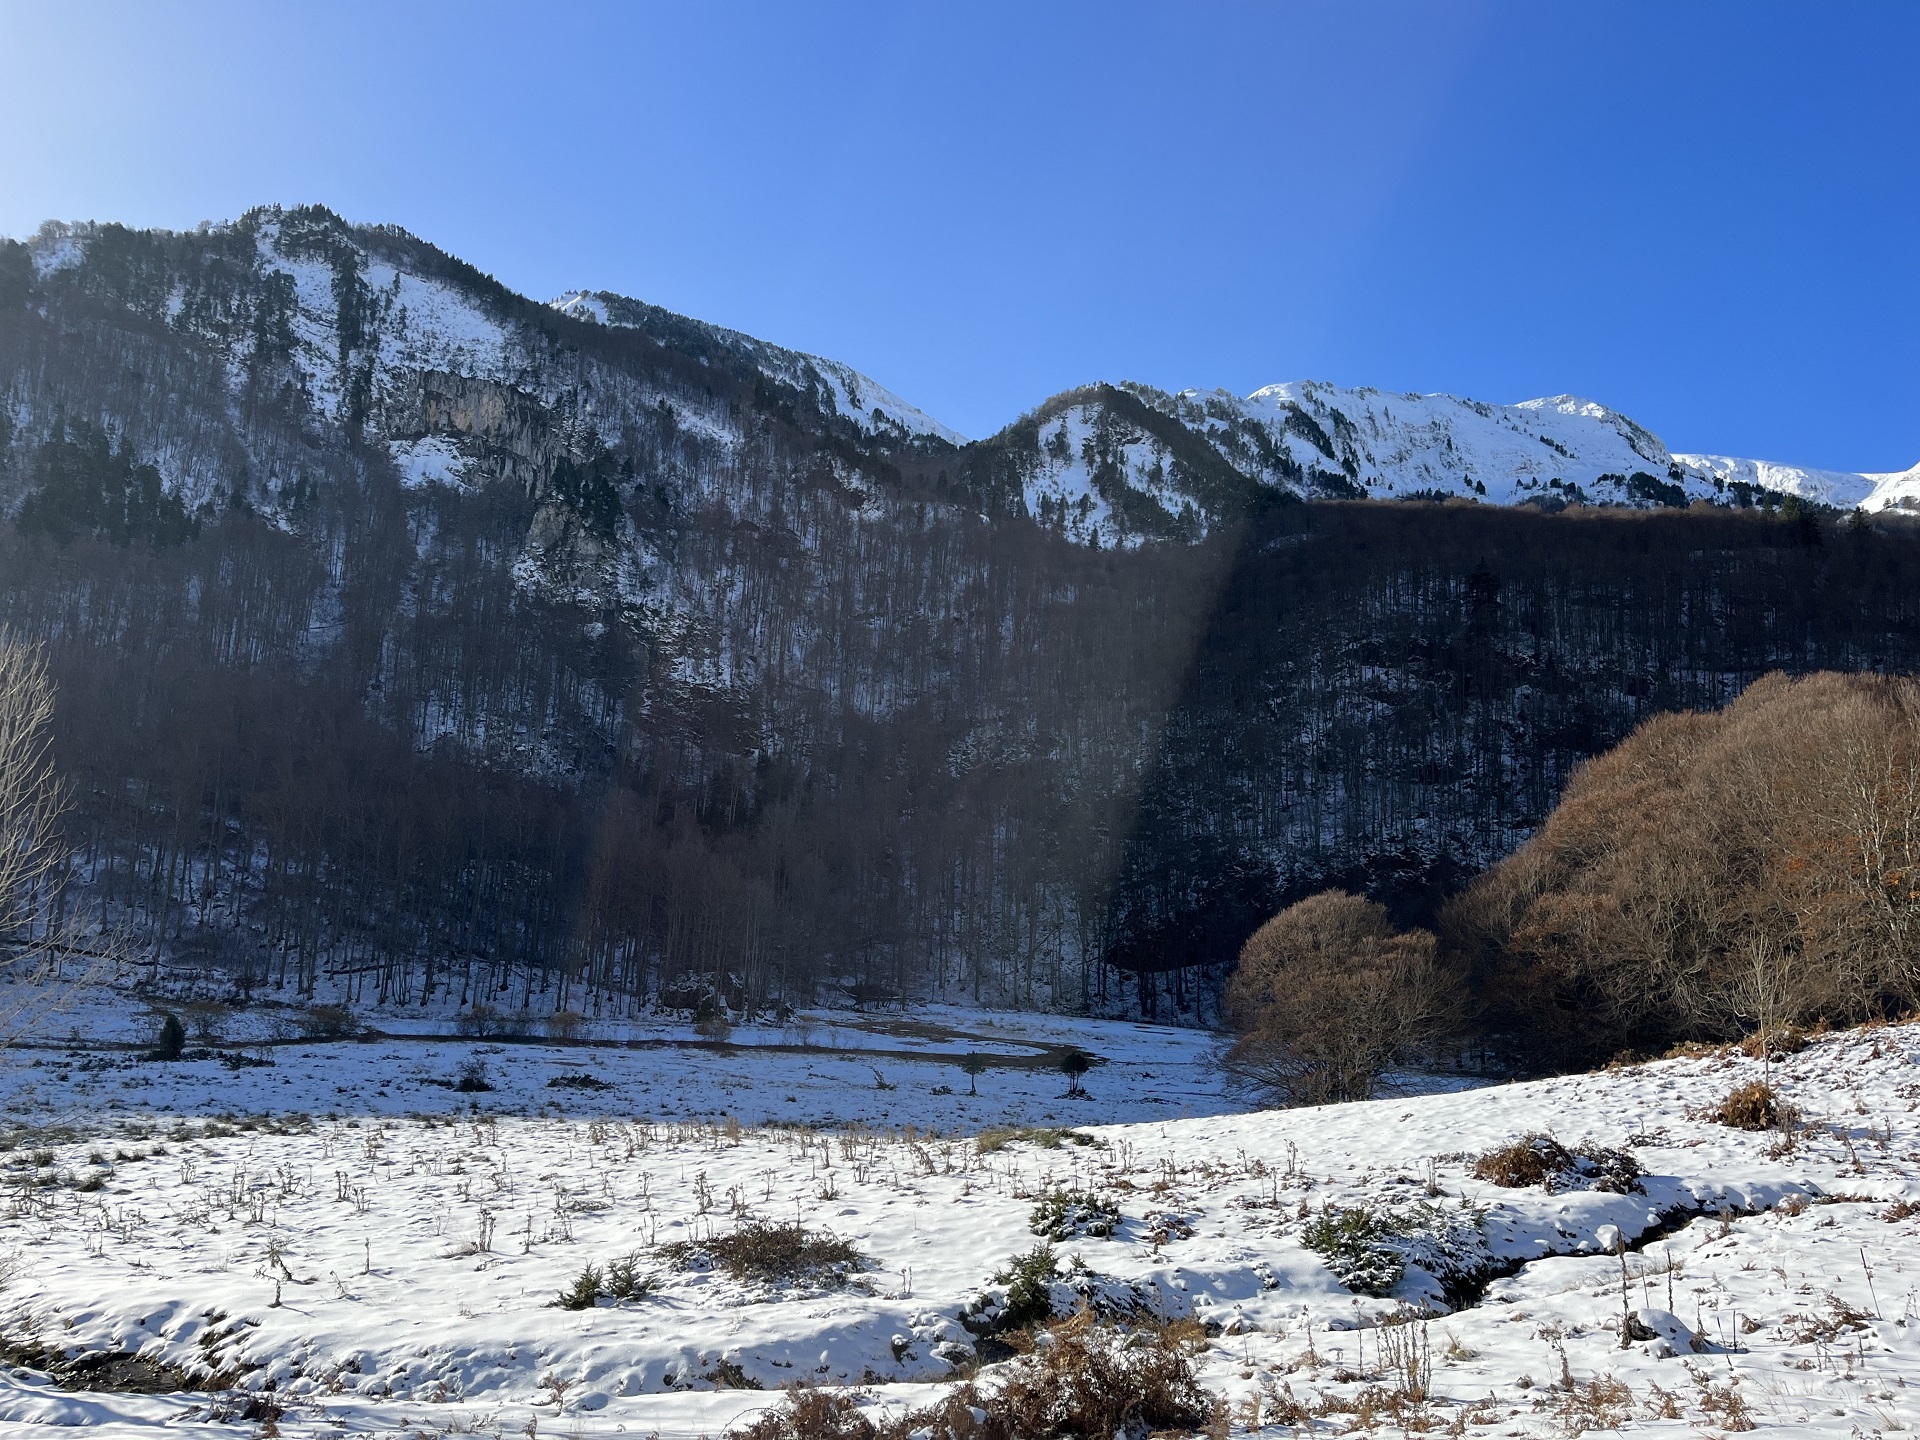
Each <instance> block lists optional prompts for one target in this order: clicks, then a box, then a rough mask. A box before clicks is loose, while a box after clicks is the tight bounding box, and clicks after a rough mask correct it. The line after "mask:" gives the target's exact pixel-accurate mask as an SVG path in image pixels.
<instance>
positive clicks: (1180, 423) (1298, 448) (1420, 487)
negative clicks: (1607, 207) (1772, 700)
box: [996, 380, 1920, 545]
mask: <svg viewBox="0 0 1920 1440" xmlns="http://www.w3.org/2000/svg"><path fill="white" fill-rule="evenodd" d="M996 438H998V439H1000V440H1002V441H1007V442H1011V443H1012V444H1013V445H1014V446H1016V447H1017V448H1018V449H1019V450H1020V451H1021V452H1022V459H1023V461H1024V463H1023V464H1022V465H1021V466H1020V469H1021V480H1022V491H1023V498H1024V500H1025V503H1026V507H1027V509H1028V510H1029V512H1030V513H1032V514H1034V515H1035V516H1037V517H1039V518H1041V519H1042V520H1043V521H1046V522H1048V523H1051V524H1053V525H1054V526H1056V527H1057V528H1059V529H1061V530H1063V531H1065V532H1067V533H1069V534H1072V535H1074V536H1076V537H1077V538H1081V539H1085V540H1088V541H1091V542H1094V543H1101V544H1109V545H1112V544H1122V545H1125V544H1135V543H1139V542H1140V541H1142V540H1146V539H1153V538H1160V537H1162V536H1167V535H1192V534H1195V533H1198V532H1201V531H1204V530H1205V529H1206V528H1208V526H1209V524H1211V523H1213V522H1216V521H1217V520H1218V519H1220V518H1221V507H1220V506H1219V505H1218V503H1217V499H1216V497H1217V495H1218V494H1219V491H1220V488H1221V485H1222V483H1223V482H1225V483H1227V484H1228V485H1234V484H1238V485H1246V486H1252V487H1256V488H1264V489H1270V490H1279V491H1283V492H1285V493H1287V494H1290V495H1294V496H1296V497H1299V498H1303V499H1308V498H1340V499H1362V498H1366V499H1409V498H1427V499H1442V498H1448V497H1458V498H1463V499H1473V500H1483V501H1487V502H1490V503H1494V504H1502V505H1514V504H1532V505H1543V506H1546V507H1548V508H1559V507H1560V506H1561V505H1564V504H1568V503H1584V504H1598V505H1622V506H1631V507H1642V508H1645V507H1653V506H1661V505H1667V506H1684V505H1689V504H1693V503H1695V502H1696V501H1706V502H1708V503H1710V504H1716V505H1751V504H1755V503H1762V504H1765V503H1777V501H1778V500H1779V499H1780V498H1781V497H1782V496H1785V495H1795V496H1799V497H1800V498H1802V499H1805V500H1809V501H1813V502H1816V503H1820V504H1825V505H1834V506H1842V507H1857V508H1860V509H1864V510H1882V509H1887V508H1893V507H1899V508H1905V507H1906V506H1908V505H1911V504H1914V503H1917V502H1920V468H1916V470H1913V471H1907V472H1904V473H1901V474H1892V475H1860V474H1852V473H1845V472H1839V471H1829V470H1813V469H1807V468H1803V467H1799V466H1792V465H1782V464H1776V463H1774V462H1771V461H1762V460H1746V459H1735V458H1730V457H1725V456H1713V455H1693V454H1680V453H1675V452H1673V451H1670V450H1669V449H1668V448H1667V447H1666V445H1665V444H1664V443H1663V442H1662V441H1661V439H1660V438H1659V437H1658V436H1657V435H1655V434H1653V433H1652V432H1651V431H1649V430H1648V429H1646V428H1645V427H1644V426H1642V425H1640V424H1638V423H1636V422H1635V421H1634V420H1632V419H1631V418H1629V417H1628V416H1626V415H1623V414H1622V413H1620V412H1619V411H1618V410H1614V409H1612V408H1610V407H1609V406H1606V405H1603V404H1600V403H1598V402H1597V401H1593V400H1588V399H1584V398H1581V397H1579V396H1574V395H1555V396H1550V397H1545V398H1542V399H1536V400H1524V401H1521V402H1519V403H1518V404H1513V405H1492V404H1487V403H1484V402H1482V401H1478V400H1467V399H1461V398H1459V397H1457V396H1453V395H1444V394H1431V395H1413V394H1396V393H1393V392H1389V391H1384V390H1376V389H1372V388H1368V387H1358V388H1353V387H1346V386H1339V385H1332V384H1328V383H1326V382H1323V381H1317V380H1302V381H1291V382H1288V383H1285V384H1279V385H1269V386H1266V387H1264V388H1262V389H1260V390H1256V391H1254V392H1253V393H1252V394H1251V395H1247V396H1244V397H1242V396H1239V395H1235V394H1233V393H1232V392H1230V391H1226V390H1208V391H1200V390H1185V391H1181V392H1180V393H1178V394H1168V393H1166V392H1164V391H1158V390H1153V389H1150V388H1148V387H1146V386H1138V385H1123V386H1095V387H1089V388H1087V389H1083V390H1075V391H1069V392H1067V393H1066V394H1064V395H1060V396H1056V397H1054V398H1053V399H1052V400H1049V401H1048V402H1047V403H1046V404H1044V405H1042V406H1041V407H1040V408H1039V409H1038V410H1036V411H1034V412H1033V414H1032V415H1030V416H1027V417H1025V418H1024V419H1023V420H1022V421H1021V422H1019V423H1018V424H1016V425H1015V426H1013V427H1010V428H1009V429H1008V430H1007V431H1004V432H1002V435H1001V436H1000V437H996Z"/></svg>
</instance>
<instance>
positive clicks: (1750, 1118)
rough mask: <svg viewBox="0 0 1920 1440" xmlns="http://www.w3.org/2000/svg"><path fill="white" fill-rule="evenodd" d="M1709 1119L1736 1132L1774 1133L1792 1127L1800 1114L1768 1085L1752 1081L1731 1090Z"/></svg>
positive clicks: (1710, 1113) (1708, 1115) (1716, 1106)
mask: <svg viewBox="0 0 1920 1440" xmlns="http://www.w3.org/2000/svg"><path fill="white" fill-rule="evenodd" d="M1707 1118H1709V1119H1711V1120H1715V1121H1717V1122H1719V1123H1720V1124H1722V1125H1727V1126H1731V1127H1732V1128H1733V1129H1735V1130H1774V1129H1778V1128H1781V1127H1783V1126H1786V1125H1789V1124H1791V1123H1792V1122H1793V1120H1794V1119H1795V1118H1796V1112H1795V1110H1794V1108H1793V1107H1792V1106H1791V1105H1787V1104H1784V1103H1783V1102H1782V1101H1781V1099H1780V1096H1779V1094H1778V1092H1776V1091H1775V1090H1774V1088H1773V1087H1772V1086H1771V1085H1769V1084H1767V1082H1766V1081H1764V1080H1749V1081H1748V1082H1747V1083H1746V1084H1744V1085H1736V1086H1734V1087H1733V1089H1731V1090H1729V1091H1728V1092H1727V1094H1726V1098H1725V1099H1723V1100H1721V1102H1720V1103H1719V1104H1718V1105H1715V1106H1714V1107H1713V1109H1712V1110H1710V1111H1708V1112H1707Z"/></svg>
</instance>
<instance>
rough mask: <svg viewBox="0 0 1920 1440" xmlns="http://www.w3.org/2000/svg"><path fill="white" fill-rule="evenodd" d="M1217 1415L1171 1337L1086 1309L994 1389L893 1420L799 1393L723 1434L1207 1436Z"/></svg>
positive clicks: (989, 1439) (827, 1395) (871, 1439)
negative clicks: (1111, 1321) (1110, 1321)
mask: <svg viewBox="0 0 1920 1440" xmlns="http://www.w3.org/2000/svg"><path fill="white" fill-rule="evenodd" d="M1218 1410H1219V1407H1218V1405H1217V1404H1216V1402H1215V1401H1214V1399H1213V1397H1212V1396H1211V1395H1209V1394H1208V1393H1207V1392H1206V1391H1205V1390H1203V1389H1202V1388H1201V1387H1200V1383H1199V1381H1198V1380H1196V1379H1195V1378H1194V1374H1193V1362H1192V1360H1191V1359H1190V1358H1189V1356H1188V1354H1187V1351H1186V1347H1185V1346H1184V1345H1183V1344H1182V1343H1181V1341H1180V1339H1179V1338H1177V1337H1176V1335H1175V1334H1174V1332H1171V1331H1168V1332H1164V1333H1163V1332H1156V1331H1154V1330H1151V1329H1143V1330H1135V1331H1126V1330H1121V1329H1119V1328H1118V1327H1116V1326H1112V1325H1104V1324H1101V1323H1100V1322H1099V1321H1098V1320H1096V1319H1095V1318H1094V1316H1093V1315H1092V1314H1091V1313H1090V1312H1082V1313H1081V1314H1079V1315H1076V1316H1074V1317H1073V1318H1071V1319H1069V1320H1064V1321H1062V1322H1060V1323H1059V1324H1058V1325H1055V1326H1053V1327H1052V1328H1051V1329H1050V1330H1048V1331H1047V1332H1045V1343H1043V1344H1040V1345H1037V1346H1036V1347H1035V1349H1034V1350H1033V1351H1032V1353H1031V1354H1027V1355H1023V1356H1021V1357H1020V1358H1018V1359H1017V1360H1014V1361H1013V1362H1011V1363H1010V1364H1009V1365H1008V1367H1007V1369H1006V1372H1005V1373H1004V1375H1003V1376H1002V1377H1001V1379H1000V1380H999V1382H998V1384H996V1385H993V1386H991V1387H988V1386H980V1385H976V1384H973V1383H971V1382H969V1383H966V1384H962V1385H957V1386H955V1387H954V1388H953V1389H952V1390H950V1391H948V1392H947V1394H946V1395H945V1396H944V1397H943V1398H942V1400H941V1401H940V1402H939V1403H938V1404H936V1405H933V1406H930V1407H928V1408H926V1409H921V1410H912V1411H908V1412H907V1413H906V1414H904V1415H900V1416H897V1417H894V1418H892V1419H883V1420H881V1421H880V1422H878V1423H876V1422H875V1420H874V1419H873V1418H872V1417H870V1416H868V1415H866V1414H865V1413H863V1412H862V1411H861V1409H860V1406H859V1404H858V1401H857V1399H856V1398H855V1395H854V1394H853V1393H852V1392H849V1391H846V1390H818V1389H810V1388H806V1387H797V1388H795V1389H792V1390H789V1391H788V1392H787V1396H786V1398H785V1399H784V1400H783V1401H782V1403H781V1404H780V1405H779V1406H778V1407H776V1408H775V1409H772V1410H769V1411H765V1412H763V1413H762V1414H761V1415H759V1416H758V1417H757V1418H756V1419H755V1420H753V1421H752V1422H751V1423H750V1424H748V1425H745V1426H742V1427H740V1428H737V1429H735V1430H733V1431H730V1432H729V1435H730V1437H732V1440H906V1437H908V1436H910V1435H913V1434H915V1433H920V1434H922V1435H927V1436H931V1437H932V1440H1052V1437H1061V1440H1067V1437H1073V1440H1080V1437H1097V1440H1111V1437H1120V1436H1124V1437H1127V1440H1145V1437H1146V1436H1147V1435H1149V1434H1151V1433H1152V1432H1154V1431H1157V1430H1178V1431H1188V1432H1192V1431H1196V1430H1201V1429H1205V1428H1206V1427H1207V1426H1208V1425H1209V1424H1210V1423H1211V1422H1212V1421H1213V1420H1214V1418H1215V1416H1216V1414H1217V1412H1218Z"/></svg>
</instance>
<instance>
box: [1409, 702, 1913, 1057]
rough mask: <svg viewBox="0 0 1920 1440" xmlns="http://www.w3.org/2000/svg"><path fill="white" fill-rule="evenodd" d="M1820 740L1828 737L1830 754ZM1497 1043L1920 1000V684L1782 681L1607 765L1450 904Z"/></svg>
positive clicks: (1584, 770)
mask: <svg viewBox="0 0 1920 1440" xmlns="http://www.w3.org/2000/svg"><path fill="white" fill-rule="evenodd" d="M1814 737H1818V738H1817V740H1816V739H1815V738H1814ZM1439 930H1440V934H1441V937H1442V943H1443V949H1444V952H1445V953H1446V955H1447V956H1448V957H1449V959H1450V961H1452V962H1453V963H1457V964H1459V965H1461V966H1462V967H1464V968H1466V969H1467V970H1468V971H1469V973H1470V975H1471V977H1472V981H1473V985H1474V988H1475V991H1476V995H1477V997H1478V998H1479V999H1480V1001H1481V1002H1482V1004H1483V1006H1484V1009H1485V1020H1486V1023H1487V1024H1488V1026H1489V1028H1491V1029H1493V1030H1494V1031H1496V1032H1499V1033H1502V1034H1504V1035H1505V1036H1507V1037H1508V1038H1509V1039H1511V1040H1512V1041H1513V1042H1514V1043H1515V1044H1516V1045H1517V1046H1519V1047H1521V1048H1522V1049H1523V1050H1524V1051H1525V1052H1526V1053H1527V1054H1528V1055H1529V1056H1530V1058H1532V1059H1533V1060H1534V1061H1536V1062H1541V1063H1548V1064H1559V1065H1566V1064H1584V1063H1595V1062H1598V1061H1601V1060H1604V1059H1605V1058H1606V1057H1607V1056H1608V1055H1612V1054H1615V1053H1617V1052H1619V1051H1621V1050H1623V1049H1632V1050H1634V1051H1637V1052H1640V1053H1647V1054H1658V1053H1661V1052H1662V1051H1664V1050H1666V1049H1667V1048H1668V1047H1669V1046H1671V1045H1672V1044H1673V1043H1674V1042H1676V1041H1683V1040H1704V1041H1722V1042H1724V1041H1734V1040H1738V1039H1740V1038H1742V1037H1743V1036H1746V1035H1750V1034H1753V1033H1755V1032H1759V1033H1762V1034H1766V1035H1768V1036H1769V1037H1772V1038H1773V1041H1774V1044H1773V1046H1772V1047H1770V1048H1786V1047H1785V1045H1783V1044H1782V1040H1783V1039H1785V1038H1786V1037H1788V1036H1789V1035H1790V1034H1791V1029H1790V1027H1793V1026H1806V1025H1810V1024H1813V1023H1815V1022H1817V1021H1819V1020H1821V1019H1823V1018H1824V1019H1830V1020H1833V1021H1836V1022H1840V1021H1857V1020H1861V1019H1866V1018H1869V1017H1871V1016H1872V1015H1875V1014H1878V1013H1881V1012H1882V1011H1894V1010H1900V1009H1903V1008H1905V1007H1910V1006H1912V1005H1913V1004H1914V1003H1915V1001H1916V1000H1920V682H1916V681H1915V680H1913V679H1910V678H1906V677H1892V676H1882V675H1841V674H1833V673H1823V674H1818V675H1812V676H1807V677H1805V678H1803V679H1790V678H1788V677H1786V676H1784V675H1778V674H1775V675H1769V676H1766V677H1764V678H1763V679H1761V680H1759V681H1757V682H1755V683H1754V684H1753V685H1752V686H1751V687H1749V688H1748V690H1747V691H1746V693H1745V694H1743V695H1742V696H1741V697H1740V698H1739V699H1738V700H1736V701H1735V702H1734V703H1733V704H1732V705H1730V706H1728V707H1727V708H1726V709H1724V710H1722V711H1719V712H1717V713H1714V714H1671V715H1660V716H1655V717H1654V718H1652V719H1650V720H1648V721H1647V722H1646V723H1644V724H1643V725H1641V727H1640V728H1639V729H1638V730H1636V731H1635V732H1634V733H1633V734H1632V735H1631V736H1630V737H1628V739H1627V740H1625V741H1624V742H1622V743H1621V744H1620V745H1618V746H1616V747H1615V748H1614V749H1613V750H1610V751H1608V752H1606V753H1605V754H1602V755H1599V756H1596V757H1595V758H1594V759H1592V760H1589V761H1587V762H1586V763H1585V764H1583V765H1582V766H1581V767H1580V768H1579V769H1578V770H1577V771H1575V773H1574V776H1573V778H1572V780H1571V781H1570V782H1569V784H1568V785H1567V788H1566V791H1565V793H1564V794H1563V796H1562V798H1561V801H1560V804H1559V805H1558V807H1557V808H1556V809H1555V810H1554V812H1553V813H1552V814H1551V815H1550V816H1549V817H1548V818H1547V820H1546V822H1545V823H1544V824H1543V825H1542V826H1541V827H1540V829H1539V830H1538V831H1536V832H1535V834H1534V836H1533V837H1532V838H1531V839H1530V840H1528V842H1527V843H1526V844H1525V845H1523V846H1522V847H1521V848H1520V849H1519V850H1518V851H1516V852H1515V853H1514V854H1513V855H1511V856H1510V857H1508V858H1507V859H1506V860H1504V861H1502V862H1501V863H1500V864H1498V865H1496V866H1494V867H1493V868H1492V869H1491V870H1489V871H1488V872H1486V873H1485V874H1484V875H1482V876H1481V877H1480V878H1479V879H1478V880H1476V881H1475V882H1474V883H1473V884H1472V885H1470V886H1469V887H1468V888H1467V889H1466V890H1465V891H1464V892H1463V893H1462V894H1460V895H1459V896H1456V897H1455V898H1454V899H1453V900H1452V901H1450V902H1449V903H1448V904H1447V906H1446V907H1445V908H1444V909H1443V911H1442V913H1441V917H1440V922H1439Z"/></svg>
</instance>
